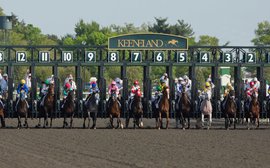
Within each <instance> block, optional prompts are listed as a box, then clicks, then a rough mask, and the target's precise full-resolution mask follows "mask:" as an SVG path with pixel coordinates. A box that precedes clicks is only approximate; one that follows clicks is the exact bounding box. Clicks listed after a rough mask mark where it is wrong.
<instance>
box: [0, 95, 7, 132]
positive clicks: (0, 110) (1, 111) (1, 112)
mask: <svg viewBox="0 0 270 168" xmlns="http://www.w3.org/2000/svg"><path fill="white" fill-rule="evenodd" d="M0 119H1V127H2V128H5V127H6V124H5V106H4V102H3V101H2V100H1V99H0Z"/></svg>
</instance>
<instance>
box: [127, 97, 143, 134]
mask: <svg viewBox="0 0 270 168" xmlns="http://www.w3.org/2000/svg"><path fill="white" fill-rule="evenodd" d="M130 106H131V108H129V116H128V117H127V120H126V128H128V125H129V119H130V116H133V128H134V129H135V127H136V125H137V126H138V127H139V128H142V127H143V122H142V118H143V106H142V99H141V97H140V96H139V95H138V93H136V94H135V95H134V98H133V101H132V102H131V105H130Z"/></svg>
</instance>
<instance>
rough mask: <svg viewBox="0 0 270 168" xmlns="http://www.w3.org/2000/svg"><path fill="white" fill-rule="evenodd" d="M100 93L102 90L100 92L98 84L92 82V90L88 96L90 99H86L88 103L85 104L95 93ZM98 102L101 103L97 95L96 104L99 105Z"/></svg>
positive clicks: (90, 89)
mask: <svg viewBox="0 0 270 168" xmlns="http://www.w3.org/2000/svg"><path fill="white" fill-rule="evenodd" d="M99 92H100V90H99V88H98V85H97V83H96V82H91V85H90V88H89V95H88V97H87V98H86V101H85V102H87V101H88V99H89V98H90V96H91V95H92V94H93V93H99ZM98 102H99V95H98V94H97V95H96V104H98Z"/></svg>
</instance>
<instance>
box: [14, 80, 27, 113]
mask: <svg viewBox="0 0 270 168" xmlns="http://www.w3.org/2000/svg"><path fill="white" fill-rule="evenodd" d="M22 90H23V91H24V92H25V98H27V94H28V91H29V89H28V87H27V85H26V84H25V80H24V79H22V80H21V82H20V83H19V85H18V87H17V103H16V111H17V106H18V103H19V100H20V99H19V97H20V93H21V91H22ZM26 104H27V108H29V105H28V102H27V101H26Z"/></svg>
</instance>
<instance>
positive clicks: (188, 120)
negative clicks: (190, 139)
mask: <svg viewBox="0 0 270 168" xmlns="http://www.w3.org/2000/svg"><path fill="white" fill-rule="evenodd" d="M187 115H188V127H187V129H189V128H190V117H189V113H188V114H187Z"/></svg>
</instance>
